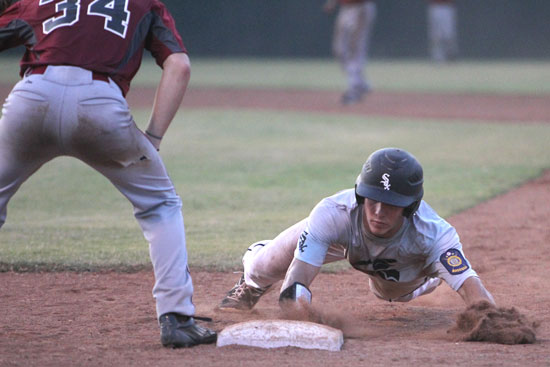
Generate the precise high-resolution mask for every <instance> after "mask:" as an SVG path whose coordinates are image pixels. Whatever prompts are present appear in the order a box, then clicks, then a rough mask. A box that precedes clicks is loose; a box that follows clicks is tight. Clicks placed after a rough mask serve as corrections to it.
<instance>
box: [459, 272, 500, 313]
mask: <svg viewBox="0 0 550 367" xmlns="http://www.w3.org/2000/svg"><path fill="white" fill-rule="evenodd" d="M458 294H460V296H461V297H462V299H463V300H464V302H465V303H466V305H467V306H470V305H472V304H474V303H476V302H479V301H488V302H489V303H491V304H493V305H495V306H496V304H495V300H494V299H493V296H492V295H491V293H489V291H488V290H487V289H485V287H484V286H483V283H481V280H480V279H479V278H478V277H469V278H468V279H466V281H465V282H464V283H463V284H462V286H461V287H460V288H459V289H458Z"/></svg>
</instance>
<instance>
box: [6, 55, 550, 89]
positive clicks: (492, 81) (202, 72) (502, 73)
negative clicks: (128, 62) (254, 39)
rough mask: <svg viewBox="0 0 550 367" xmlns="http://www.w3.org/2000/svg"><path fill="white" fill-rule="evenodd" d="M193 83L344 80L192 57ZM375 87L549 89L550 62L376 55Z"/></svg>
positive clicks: (281, 66) (320, 85)
mask: <svg viewBox="0 0 550 367" xmlns="http://www.w3.org/2000/svg"><path fill="white" fill-rule="evenodd" d="M191 65H192V67H191V68H192V77H191V86H193V87H240V88H299V89H323V90H342V89H343V88H344V82H345V79H344V77H343V75H342V72H341V70H340V69H339V67H338V65H337V64H336V62H335V61H334V60H332V59H298V60H294V59H269V60H267V59H204V58H203V59H201V58H194V57H193V56H191ZM366 72H367V75H368V76H369V78H370V79H371V81H372V84H373V86H374V88H375V89H376V90H379V91H409V92H418V91H421V92H439V93H441V92H443V93H499V94H528V95H532V94H539V95H540V94H543V95H548V94H550V62H548V61H529V60H525V61H498V62H496V61H494V62H473V61H460V62H456V63H451V64H446V65H437V64H433V63H430V62H426V61H421V60H399V61H396V60H378V59H377V60H373V61H372V62H370V63H369V64H368V66H367V68H366ZM18 73H19V59H18V58H15V57H9V58H0V83H7V84H14V83H15V82H17V80H18V79H19V76H18ZM159 77H160V69H159V67H158V66H157V65H156V64H155V63H154V62H153V61H152V59H151V58H150V57H146V58H145V62H144V63H143V66H142V67H141V69H140V72H139V73H138V74H137V77H136V79H134V82H133V84H134V85H155V83H156V82H157V81H158V79H159Z"/></svg>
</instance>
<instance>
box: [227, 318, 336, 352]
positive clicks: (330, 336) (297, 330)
mask: <svg viewBox="0 0 550 367" xmlns="http://www.w3.org/2000/svg"><path fill="white" fill-rule="evenodd" d="M232 344H238V345H247V346H251V347H260V348H281V347H298V348H304V349H324V350H330V351H339V350H340V349H341V348H342V345H343V344H344V334H343V333H342V331H341V330H338V329H335V328H332V327H329V326H325V325H321V324H316V323H313V322H307V321H294V320H255V321H247V322H241V323H238V324H233V325H230V326H228V327H226V328H225V329H223V330H222V331H221V332H219V333H218V341H217V346H218V347H222V346H224V345H232Z"/></svg>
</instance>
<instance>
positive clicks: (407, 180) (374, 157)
mask: <svg viewBox="0 0 550 367" xmlns="http://www.w3.org/2000/svg"><path fill="white" fill-rule="evenodd" d="M423 181H424V179H423V171H422V167H421V165H420V163H419V162H418V161H417V159H416V158H415V157H414V156H413V155H411V154H410V153H408V152H406V151H404V150H401V149H397V148H385V149H380V150H377V151H375V152H374V153H372V154H371V155H370V156H369V158H368V159H367V161H366V163H365V164H364V165H363V168H362V171H361V173H360V175H359V176H358V178H357V181H356V185H355V189H348V190H344V191H340V192H338V193H336V194H334V195H333V196H330V197H327V198H325V199H323V200H321V201H320V202H319V203H318V204H317V205H316V206H315V207H314V208H313V210H312V211H311V213H310V215H309V216H308V217H307V218H305V219H303V220H301V221H300V222H298V223H296V224H294V225H293V226H291V227H290V228H288V229H286V230H285V231H283V232H282V233H281V234H279V235H278V236H277V237H275V239H273V240H271V241H260V242H256V243H254V244H253V245H251V246H250V247H249V248H248V250H247V251H246V253H245V255H244V257H243V266H244V274H243V275H242V276H241V278H240V279H239V281H238V282H237V284H236V285H235V287H233V289H231V290H230V291H229V292H228V293H227V295H226V297H225V298H224V299H223V300H222V301H221V304H220V305H219V308H220V309H237V310H249V309H252V308H253V307H254V305H255V304H256V303H257V302H258V300H259V299H260V297H261V296H262V295H263V294H264V293H265V292H266V291H267V290H269V289H270V287H271V286H272V285H273V284H275V283H276V282H277V281H279V280H283V279H284V281H283V284H282V287H281V292H280V298H279V299H280V301H281V303H284V302H286V301H289V300H290V301H296V300H299V299H303V300H305V301H307V302H309V303H311V299H312V295H311V292H310V290H309V286H310V284H311V283H312V282H313V280H314V279H315V276H316V275H317V274H318V272H319V270H320V269H321V266H322V265H323V264H326V263H330V262H333V261H338V260H344V259H347V260H348V261H349V262H350V263H351V265H352V266H353V268H355V269H357V270H359V271H361V272H364V273H366V274H368V279H369V284H370V289H371V290H372V292H373V294H374V295H375V296H376V297H378V298H380V299H383V300H386V301H392V302H407V301H410V300H412V299H414V298H416V297H419V296H421V295H423V294H428V293H430V292H432V291H434V290H435V289H436V288H437V287H438V286H439V285H440V283H441V281H442V280H443V281H445V282H446V283H447V284H448V285H449V286H450V287H451V288H452V289H454V290H455V291H457V292H458V293H459V294H460V296H462V298H463V299H464V301H465V303H466V304H467V305H470V304H472V303H474V302H477V301H480V300H486V301H489V302H490V303H491V304H494V300H493V297H492V296H491V294H490V293H489V292H488V291H487V290H486V289H485V287H484V286H483V284H482V283H481V280H480V279H479V277H478V275H477V273H476V272H475V271H474V269H473V268H472V266H471V265H470V263H469V262H468V260H467V258H466V256H465V255H464V252H463V250H462V244H461V243H460V239H459V237H458V234H457V233H456V231H455V229H454V228H453V227H452V226H451V225H450V224H449V223H448V222H446V221H445V220H444V219H442V218H441V217H440V216H438V215H437V213H436V212H435V211H434V210H433V209H432V208H431V207H430V206H429V205H428V204H427V203H426V202H424V201H423V200H422V196H423V193H424V190H423ZM292 304H293V303H292Z"/></svg>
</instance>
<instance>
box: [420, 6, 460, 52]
mask: <svg viewBox="0 0 550 367" xmlns="http://www.w3.org/2000/svg"><path fill="white" fill-rule="evenodd" d="M427 1H428V10H427V13H428V14H427V16H428V42H429V49H430V56H431V58H432V60H434V61H436V62H446V61H453V60H455V59H456V58H457V56H458V39H457V38H458V36H457V25H456V6H455V3H454V0H427Z"/></svg>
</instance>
